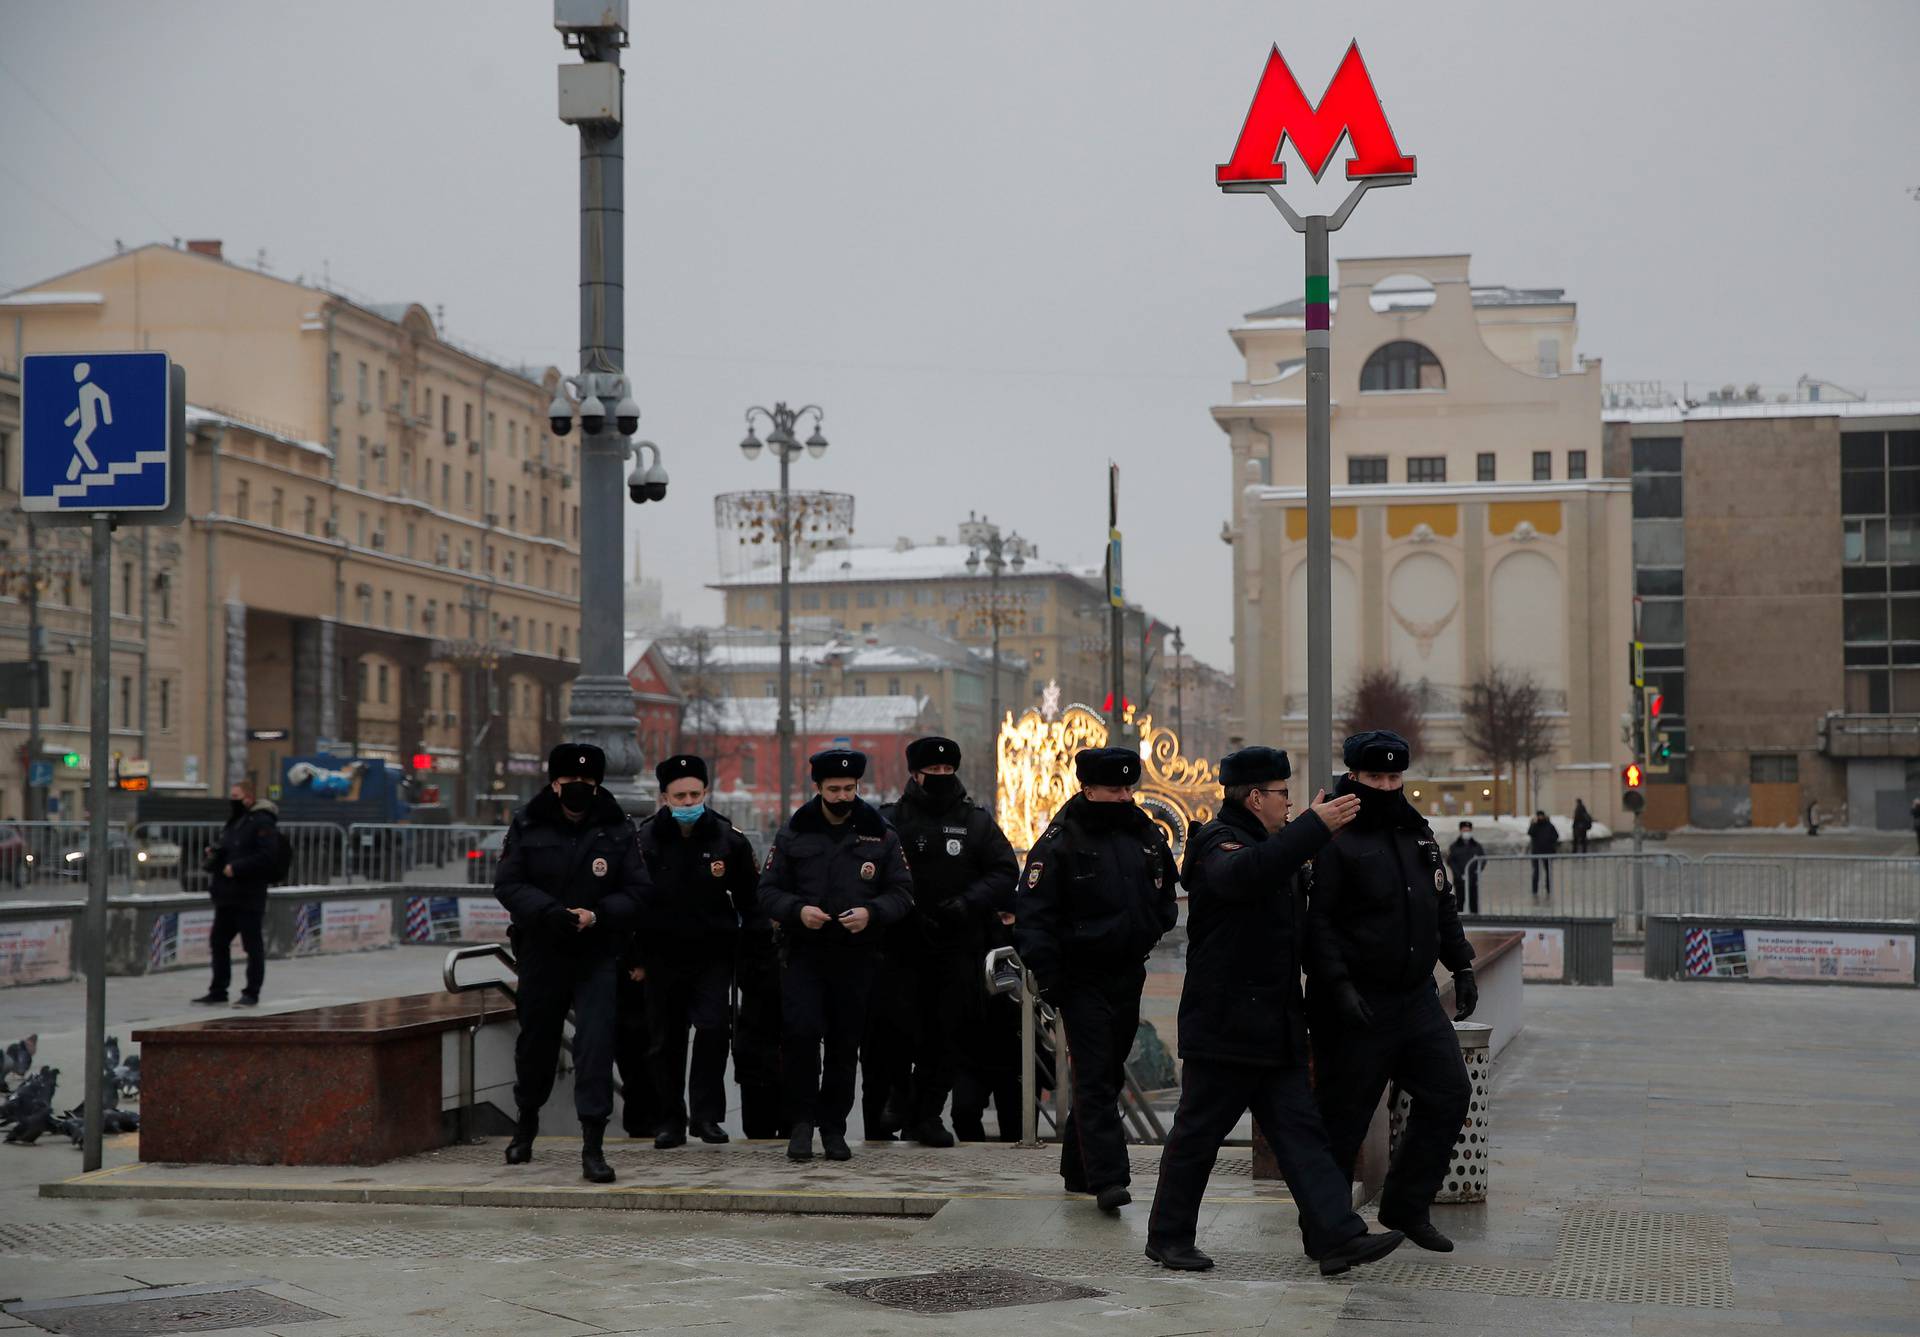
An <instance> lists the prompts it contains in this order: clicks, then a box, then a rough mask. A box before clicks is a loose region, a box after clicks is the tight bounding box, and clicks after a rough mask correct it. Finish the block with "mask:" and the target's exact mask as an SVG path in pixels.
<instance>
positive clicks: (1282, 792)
mask: <svg viewBox="0 0 1920 1337" xmlns="http://www.w3.org/2000/svg"><path fill="white" fill-rule="evenodd" d="M1253 792H1254V793H1256V794H1278V795H1279V796H1280V797H1281V798H1286V797H1287V795H1288V794H1289V793H1290V792H1291V791H1290V790H1288V788H1287V787H1286V786H1285V785H1281V786H1280V787H1279V788H1278V789H1256V790H1254V791H1253Z"/></svg>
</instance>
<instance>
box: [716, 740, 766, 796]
mask: <svg viewBox="0 0 1920 1337" xmlns="http://www.w3.org/2000/svg"><path fill="white" fill-rule="evenodd" d="M758 763H759V758H758V757H757V756H755V755H754V753H753V750H752V749H751V748H749V749H748V750H747V751H745V752H742V753H741V754H740V784H741V787H742V788H745V789H752V788H753V787H754V785H755V784H756V783H758V781H759V778H760V774H759V772H760V767H759V764H758ZM714 778H715V779H718V778H719V777H718V776H716V777H714Z"/></svg>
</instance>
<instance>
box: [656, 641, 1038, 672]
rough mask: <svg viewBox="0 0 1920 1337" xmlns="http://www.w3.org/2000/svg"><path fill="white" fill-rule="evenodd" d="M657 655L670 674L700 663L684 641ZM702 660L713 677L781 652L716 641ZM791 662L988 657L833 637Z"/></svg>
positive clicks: (1013, 662)
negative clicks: (670, 671) (668, 665)
mask: <svg viewBox="0 0 1920 1337" xmlns="http://www.w3.org/2000/svg"><path fill="white" fill-rule="evenodd" d="M633 644H634V643H633V642H629V643H628V650H629V653H628V656H627V658H628V662H629V663H631V662H633V661H634V660H636V659H637V658H638V656H637V655H635V654H633V653H632V648H633ZM643 644H644V643H643ZM660 653H661V654H662V655H664V656H665V657H666V660H667V662H668V663H669V664H671V665H672V666H673V667H674V668H676V669H689V668H693V667H695V666H696V665H697V664H699V663H700V660H701V656H702V653H703V652H702V651H701V650H699V649H697V648H696V647H694V646H692V645H689V644H688V643H687V642H685V641H665V642H662V643H661V646H660ZM704 655H705V659H706V665H707V667H708V668H710V669H712V670H713V671H714V672H717V673H738V672H752V671H753V670H755V669H771V668H774V667H776V666H777V665H778V664H779V663H780V647H779V646H778V645H777V644H768V643H765V642H759V641H750V642H740V641H731V640H715V641H713V642H712V643H711V644H709V645H708V646H707V647H706V648H705V651H704ZM792 656H793V657H792V662H793V664H794V665H795V666H802V665H818V664H824V663H827V662H829V661H832V662H835V663H837V664H838V665H839V666H840V667H841V668H843V669H845V670H847V671H849V672H854V673H862V672H864V673H872V672H878V671H884V670H898V669H923V670H929V671H932V670H938V669H943V668H949V667H952V666H953V665H955V664H965V665H968V666H971V667H975V668H981V669H985V668H987V667H989V665H990V657H989V656H987V655H985V654H983V653H982V652H980V651H978V650H975V649H973V648H972V647H970V646H964V645H955V646H954V647H953V652H952V653H951V654H941V653H940V652H939V651H938V650H935V649H930V648H927V647H923V646H916V645H889V644H872V643H868V642H865V641H858V640H851V639H848V638H845V637H836V638H835V639H834V640H831V641H828V642H827V643H825V644H821V645H796V646H794V647H793V651H792ZM1000 663H1001V666H1002V668H1003V669H1005V668H1013V667H1018V666H1020V665H1021V663H1022V661H1021V660H1019V659H1018V658H1017V657H1016V656H1014V655H1011V654H1002V655H1001V656H1000Z"/></svg>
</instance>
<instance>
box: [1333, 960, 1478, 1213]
mask: <svg viewBox="0 0 1920 1337" xmlns="http://www.w3.org/2000/svg"><path fill="white" fill-rule="evenodd" d="M1362 996H1363V997H1364V998H1365V999H1366V1001H1367V1007H1368V1008H1369V1009H1370V1010H1371V1011H1372V1013H1373V1024H1372V1025H1371V1026H1367V1027H1355V1026H1350V1025H1346V1024H1343V1023H1342V1022H1341V1021H1340V1020H1339V1019H1338V1017H1337V1016H1336V1015H1333V1014H1330V1013H1326V1012H1324V1011H1322V1010H1318V1009H1316V1010H1315V1011H1314V1012H1313V1014H1312V1015H1313V1021H1314V1028H1313V1064H1314V1090H1315V1094H1316V1095H1317V1096H1318V1097H1319V1101H1320V1117H1321V1118H1322V1119H1323V1120H1325V1122H1326V1126H1327V1138H1328V1141H1329V1142H1330V1143H1331V1144H1332V1147H1333V1160H1334V1164H1335V1165H1337V1166H1338V1167H1339V1169H1340V1172H1341V1174H1342V1175H1343V1176H1345V1178H1346V1179H1347V1180H1348V1181H1349V1182H1350V1181H1351V1180H1352V1178H1353V1163H1354V1159H1355V1158H1356V1157H1357V1156H1358V1155H1359V1152H1360V1144H1361V1142H1362V1141H1364V1140H1365V1138H1366V1135H1367V1125H1368V1124H1369V1123H1371V1122H1372V1121H1373V1112H1374V1110H1375V1109H1377V1108H1378V1107H1379V1104H1380V1097H1381V1095H1382V1094H1383V1093H1384V1092H1385V1091H1386V1089H1387V1083H1388V1082H1389V1081H1391V1082H1393V1083H1394V1084H1395V1085H1397V1086H1398V1087H1399V1088H1400V1089H1401V1090H1403V1091H1405V1092H1406V1093H1407V1094H1408V1095H1409V1096H1410V1097H1412V1100H1413V1109H1412V1111H1411V1113H1410V1114H1409V1116H1408V1119H1407V1127H1406V1130H1405V1132H1404V1133H1402V1134H1401V1138H1400V1148H1399V1150H1398V1152H1396V1153H1395V1155H1394V1158H1393V1162H1392V1163H1391V1164H1390V1165H1389V1166H1388V1167H1387V1182H1386V1186H1385V1187H1384V1188H1383V1189H1382V1190H1381V1192H1380V1210H1381V1212H1382V1213H1383V1214H1385V1215H1387V1216H1393V1215H1395V1214H1397V1213H1398V1214H1407V1215H1424V1214H1425V1212H1426V1210H1427V1208H1428V1207H1429V1206H1431V1205H1432V1203H1433V1195H1434V1194H1435V1193H1438V1192H1439V1191H1440V1185H1441V1183H1442V1182H1443V1181H1444V1180H1445V1179H1446V1176H1447V1164H1448V1162H1449V1161H1451V1160H1452V1159H1453V1144H1454V1140H1455V1139H1456V1138H1458V1137H1459V1136H1460V1129H1461V1127H1462V1126H1463V1125H1464V1124H1465V1123H1466V1121H1467V1107H1468V1106H1469V1105H1470V1104H1471V1103H1472V1100H1473V1086H1472V1083H1471V1082H1470V1081H1469V1080H1468V1078H1467V1065H1466V1062H1465V1060H1463V1059H1462V1058H1461V1057H1460V1042H1459V1041H1458V1040H1457V1039H1455V1038H1454V1032H1453V1023H1452V1022H1451V1021H1449V1020H1447V1014H1446V1011H1445V1010H1444V1009H1443V1008H1442V1007H1441V1006H1440V998H1439V995H1438V994H1437V993H1436V992H1435V990H1434V986H1433V985H1432V984H1431V983H1427V984H1423V985H1420V986H1418V987H1416V988H1414V989H1411V990H1409V991H1407V992H1405V993H1384V994H1383V993H1373V992H1365V991H1363V994H1362Z"/></svg>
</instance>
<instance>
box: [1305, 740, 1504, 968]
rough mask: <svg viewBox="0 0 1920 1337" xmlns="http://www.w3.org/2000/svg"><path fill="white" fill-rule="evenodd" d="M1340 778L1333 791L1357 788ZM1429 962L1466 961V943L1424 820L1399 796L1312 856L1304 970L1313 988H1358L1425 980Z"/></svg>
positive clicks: (1455, 964)
mask: <svg viewBox="0 0 1920 1337" xmlns="http://www.w3.org/2000/svg"><path fill="white" fill-rule="evenodd" d="M1359 787H1360V786H1359V784H1358V782H1357V781H1355V780H1354V779H1353V778H1352V777H1351V776H1342V777H1341V779H1340V783H1339V784H1337V785H1335V786H1334V793H1335V794H1336V795H1339V794H1349V793H1353V792H1355V791H1356V790H1357V789H1358V788H1359ZM1435 961H1444V962H1445V963H1446V966H1447V969H1449V970H1452V971H1461V970H1465V969H1466V968H1467V967H1468V966H1470V965H1472V964H1473V947H1472V946H1471V945H1470V944H1469V943H1468V942H1467V935H1466V933H1465V932H1463V931H1462V930H1461V927H1460V914H1459V911H1458V909H1457V908H1456V907H1455V905H1454V900H1453V892H1452V890H1451V888H1450V887H1449V886H1448V883H1447V871H1446V863H1445V860H1443V859H1442V858H1441V857H1440V846H1439V844H1438V842H1437V841H1435V839H1434V835H1433V828H1432V827H1431V826H1429V825H1427V819H1426V818H1424V817H1422V816H1421V815H1420V814H1419V813H1418V812H1416V811H1415V810H1414V809H1413V807H1412V806H1411V805H1409V804H1407V803H1406V802H1405V801H1404V800H1402V801H1401V803H1400V804H1399V806H1398V809H1397V811H1393V812H1390V813H1389V815H1388V817H1387V818H1386V819H1384V820H1376V819H1374V818H1372V817H1370V816H1369V815H1368V814H1367V813H1366V811H1365V810H1363V811H1362V813H1361V815H1360V817H1358V818H1357V819H1355V821H1354V822H1353V823H1352V824H1351V825H1350V826H1348V827H1346V828H1345V829H1344V830H1342V831H1341V832H1340V834H1339V835H1337V836H1335V837H1334V838H1333V841H1332V843H1330V844H1329V845H1328V846H1327V847H1326V848H1325V849H1323V850H1321V851H1320V854H1319V856H1318V857H1317V858H1315V859H1314V861H1313V888H1312V891H1311V893H1310V894H1309V897H1308V901H1307V976H1308V988H1309V992H1310V993H1312V994H1314V995H1316V996H1317V995H1318V994H1319V993H1320V992H1321V991H1323V990H1327V989H1331V988H1332V987H1333V986H1335V985H1337V984H1339V983H1341V982H1342V981H1351V982H1352V983H1353V984H1354V985H1355V986H1356V987H1357V988H1359V989H1360V990H1361V992H1363V993H1367V992H1375V993H1401V992H1408V991H1411V990H1413V989H1416V988H1419V987H1421V986H1423V985H1426V984H1430V983H1432V981H1433V967H1434V962H1435Z"/></svg>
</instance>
